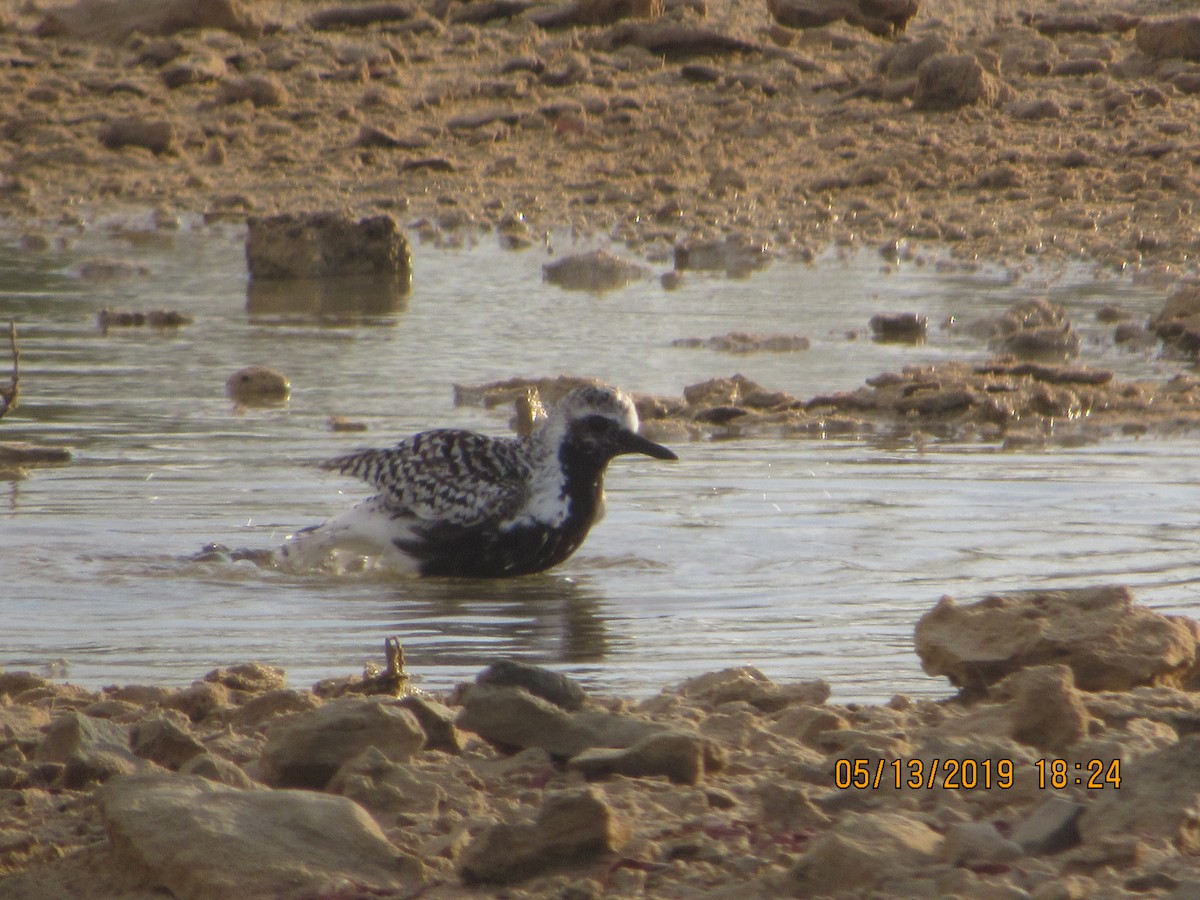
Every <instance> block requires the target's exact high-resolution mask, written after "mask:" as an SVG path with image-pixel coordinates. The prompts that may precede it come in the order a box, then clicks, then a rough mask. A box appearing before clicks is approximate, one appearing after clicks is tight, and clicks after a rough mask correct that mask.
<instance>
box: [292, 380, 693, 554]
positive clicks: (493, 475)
mask: <svg viewBox="0 0 1200 900" xmlns="http://www.w3.org/2000/svg"><path fill="white" fill-rule="evenodd" d="M637 431H638V417H637V411H636V409H635V408H634V405H633V402H632V401H631V400H630V399H629V397H627V396H626V395H625V394H623V393H622V392H620V391H618V390H616V389H615V388H609V387H583V388H577V389H576V390H574V391H572V392H571V393H569V394H568V395H567V396H566V397H564V398H563V400H562V402H561V403H559V404H558V405H557V406H555V407H554V408H553V409H552V410H551V411H550V413H549V415H548V417H547V418H546V420H545V421H544V422H542V423H540V424H539V425H538V426H537V427H536V428H534V429H533V431H532V432H531V433H530V434H528V435H525V436H522V437H512V438H508V437H500V438H498V437H488V436H486V435H482V434H477V433H475V432H472V431H462V430H457V429H438V430H435V431H425V432H422V433H421V434H417V435H414V436H413V437H410V438H408V439H406V440H403V441H401V442H400V443H399V444H397V445H396V446H395V447H392V448H389V449H386V450H359V451H357V452H354V453H350V454H348V455H346V456H339V457H337V458H336V459H331V460H329V461H328V462H325V463H323V464H322V466H321V467H322V468H323V469H328V470H330V471H334V472H340V473H342V474H344V475H353V476H356V477H358V478H361V479H363V480H364V481H366V482H368V483H369V484H371V485H372V486H374V487H375V488H376V489H377V490H378V493H377V494H376V495H375V496H373V497H371V498H369V499H367V500H364V501H362V502H361V503H359V504H358V505H357V506H355V507H353V508H352V509H350V510H347V511H346V512H345V513H343V514H341V515H340V516H337V517H335V518H333V519H330V520H329V521H328V522H326V523H325V524H324V525H320V526H317V527H315V528H311V529H308V530H305V531H301V532H298V533H297V534H294V535H292V536H291V537H290V538H289V539H288V541H287V542H286V543H285V544H284V545H283V547H281V548H280V550H279V551H278V553H277V554H276V560H277V562H278V564H280V565H282V566H285V567H288V568H304V569H309V568H333V569H343V568H345V567H346V565H347V562H349V561H354V560H363V559H367V560H371V561H372V563H373V564H374V565H377V566H381V567H385V568H388V569H395V570H400V571H411V572H416V573H418V574H421V575H455V576H470V577H482V578H496V577H503V576H510V575H525V574H529V573H531V572H540V571H542V570H543V569H548V568H550V567H551V566H554V565H557V564H558V563H560V562H562V561H563V560H564V559H566V558H567V557H568V556H570V555H571V554H572V553H574V552H575V550H577V549H578V548H579V545H580V544H582V543H583V539H584V538H585V537H586V536H587V533H588V530H589V529H590V528H591V527H592V525H593V524H594V523H595V522H596V520H597V519H598V518H599V516H600V515H601V513H602V510H603V502H604V472H605V469H606V468H607V466H608V463H609V461H610V460H612V459H613V457H616V456H619V455H621V454H624V453H642V454H645V455H647V456H652V457H654V458H656V459H677V457H676V456H675V454H674V453H672V452H671V451H670V450H668V449H667V448H666V447H663V446H661V445H659V444H656V443H654V442H653V441H650V440H647V439H646V438H644V437H641V436H640V435H639V434H638V433H637Z"/></svg>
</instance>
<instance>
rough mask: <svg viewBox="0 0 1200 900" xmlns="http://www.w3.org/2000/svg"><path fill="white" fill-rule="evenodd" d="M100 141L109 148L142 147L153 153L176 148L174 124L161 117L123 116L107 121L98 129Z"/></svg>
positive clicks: (172, 150)
mask: <svg viewBox="0 0 1200 900" xmlns="http://www.w3.org/2000/svg"><path fill="white" fill-rule="evenodd" d="M100 142H101V143H102V144H104V146H105V147H108V148H109V149H110V150H119V149H120V148H122V147H144V148H145V149H147V150H149V151H151V152H152V153H155V154H159V155H161V154H164V153H173V152H175V151H176V150H178V140H177V138H176V134H175V126H174V125H172V124H171V123H170V122H167V121H165V120H163V119H148V118H144V117H142V116H125V117H123V118H120V119H114V120H113V121H112V122H109V123H108V125H106V126H105V127H104V128H103V129H101V131H100Z"/></svg>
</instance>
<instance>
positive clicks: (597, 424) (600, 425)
mask: <svg viewBox="0 0 1200 900" xmlns="http://www.w3.org/2000/svg"><path fill="white" fill-rule="evenodd" d="M586 425H587V430H588V431H590V432H591V433H592V434H603V433H604V432H606V431H608V419H606V418H604V417H603V416H588V419H587V422H586Z"/></svg>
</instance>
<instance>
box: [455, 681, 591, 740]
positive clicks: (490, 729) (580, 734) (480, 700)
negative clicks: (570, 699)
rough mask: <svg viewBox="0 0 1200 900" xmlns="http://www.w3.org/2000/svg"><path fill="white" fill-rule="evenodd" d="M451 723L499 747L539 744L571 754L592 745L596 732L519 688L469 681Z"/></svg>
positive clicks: (559, 709) (563, 711) (559, 708)
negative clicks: (458, 709) (470, 682)
mask: <svg viewBox="0 0 1200 900" xmlns="http://www.w3.org/2000/svg"><path fill="white" fill-rule="evenodd" d="M455 724H456V725H457V726H458V727H459V728H461V729H463V730H464V731H472V732H474V733H475V734H478V735H479V736H480V737H482V738H484V739H485V740H488V741H491V742H492V743H494V744H499V745H501V746H503V747H513V748H517V747H519V748H526V747H540V748H542V749H543V750H545V751H546V752H548V753H550V754H552V755H554V756H567V757H569V756H574V755H575V754H576V753H580V752H582V751H583V750H586V749H587V748H588V747H591V746H594V745H595V742H596V734H595V733H594V732H593V731H592V730H591V729H589V728H587V727H585V726H584V725H582V724H580V723H579V722H578V721H576V719H575V718H574V717H573V716H572V715H571V714H570V713H568V712H567V711H566V710H564V709H562V708H561V707H558V706H555V705H554V704H553V703H551V702H550V701H548V700H543V699H542V698H540V697H535V696H533V695H532V694H530V693H529V692H528V691H525V690H523V689H520V688H511V687H496V686H494V685H490V684H473V685H471V686H470V687H469V688H468V689H467V690H466V692H465V693H464V694H463V697H462V710H461V711H460V712H459V714H458V719H457V720H456V722H455Z"/></svg>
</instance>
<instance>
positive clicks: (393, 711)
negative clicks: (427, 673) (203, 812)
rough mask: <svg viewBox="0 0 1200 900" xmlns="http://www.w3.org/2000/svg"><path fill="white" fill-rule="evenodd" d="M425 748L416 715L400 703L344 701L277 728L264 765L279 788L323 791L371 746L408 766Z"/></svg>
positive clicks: (265, 751) (264, 773)
mask: <svg viewBox="0 0 1200 900" xmlns="http://www.w3.org/2000/svg"><path fill="white" fill-rule="evenodd" d="M424 745H425V733H424V732H423V731H422V730H421V726H420V725H418V724H417V720H416V717H415V716H414V715H413V714H412V713H410V712H409V711H408V710H406V709H401V708H400V707H399V706H397V705H396V703H395V701H390V700H375V699H358V698H342V699H338V700H334V701H332V702H330V703H328V704H326V705H325V706H323V707H321V708H320V709H316V710H313V711H312V712H308V713H300V714H299V715H297V716H295V717H294V718H292V719H288V720H287V721H284V722H281V723H279V724H278V725H273V726H272V727H271V728H270V729H268V731H267V744H266V747H264V748H263V754H262V758H261V759H260V761H259V764H260V770H261V773H262V780H263V781H264V782H266V783H267V784H269V785H272V786H273V787H306V788H312V789H314V790H321V789H322V788H324V787H325V785H326V784H328V783H329V780H330V779H331V778H332V777H333V776H334V774H336V773H337V771H338V769H340V768H341V767H342V766H343V765H345V764H346V762H347V761H348V760H350V759H353V758H354V757H355V756H358V755H359V754H360V753H362V752H363V751H364V750H365V749H366V748H368V747H377V748H379V749H380V750H381V751H382V752H383V754H384V755H385V756H386V757H387V758H388V759H390V760H393V761H397V762H403V761H404V760H407V759H409V758H410V757H411V756H413V754H415V753H417V751H419V750H420V749H421V748H422V747H423V746H424Z"/></svg>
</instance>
